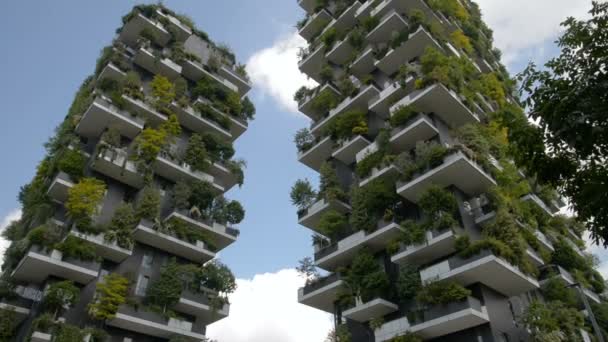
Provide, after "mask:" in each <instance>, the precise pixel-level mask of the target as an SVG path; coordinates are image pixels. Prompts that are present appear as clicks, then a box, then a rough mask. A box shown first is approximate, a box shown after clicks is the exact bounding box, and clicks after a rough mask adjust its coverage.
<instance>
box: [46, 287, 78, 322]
mask: <svg viewBox="0 0 608 342" xmlns="http://www.w3.org/2000/svg"><path fill="white" fill-rule="evenodd" d="M79 299H80V289H78V287H76V286H75V285H74V283H73V282H72V281H69V280H65V281H60V282H56V283H53V284H51V285H50V286H49V287H48V288H47V290H46V291H45V294H44V298H43V300H42V304H43V306H44V309H45V310H46V311H47V312H52V313H53V314H54V315H56V314H57V312H59V310H61V309H68V308H70V307H73V306H74V305H76V303H78V300H79Z"/></svg>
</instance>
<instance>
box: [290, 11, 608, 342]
mask: <svg viewBox="0 0 608 342" xmlns="http://www.w3.org/2000/svg"><path fill="white" fill-rule="evenodd" d="M298 4H299V5H300V6H301V8H302V9H304V10H305V12H306V17H305V18H304V19H303V20H302V21H301V22H299V23H298V25H297V27H298V29H299V34H300V35H301V36H302V37H303V38H305V39H306V40H307V41H308V43H309V46H308V48H306V49H303V50H302V51H301V54H300V62H299V68H300V70H301V71H302V72H303V73H305V74H306V75H308V76H309V77H310V78H312V79H314V80H315V81H316V82H317V83H318V84H319V85H318V86H317V87H316V88H313V89H309V88H305V87H303V88H301V89H300V90H299V91H298V92H297V94H296V95H295V99H296V101H298V103H299V110H300V111H301V112H302V113H303V114H304V115H306V116H307V117H309V118H310V119H311V120H312V123H311V126H310V128H306V129H302V130H300V131H298V132H297V134H296V138H295V142H296V145H297V147H298V150H299V156H298V157H299V161H300V162H302V163H303V164H305V165H306V166H308V167H310V168H312V169H313V170H316V171H318V172H319V173H320V182H319V183H320V184H319V189H318V190H315V189H313V186H312V185H311V183H310V182H309V181H308V180H300V181H298V182H297V183H296V185H294V187H293V188H292V193H291V197H292V200H293V202H294V204H295V205H296V206H297V207H298V209H299V211H298V219H299V223H300V224H301V225H303V226H305V227H306V228H309V229H311V230H312V231H313V232H314V236H313V243H314V267H316V268H318V269H321V270H323V271H324V272H327V275H325V276H322V277H319V276H315V273H316V270H313V269H312V267H310V263H309V265H308V266H309V267H308V275H309V278H308V279H307V282H306V286H304V287H303V288H301V289H300V290H299V293H298V300H299V302H300V303H302V304H304V305H308V306H311V307H314V308H317V309H319V310H323V311H325V312H328V313H331V314H333V315H334V317H335V323H336V329H335V340H338V341H341V342H344V341H353V342H374V341H375V342H382V341H395V342H397V341H421V340H432V341H501V342H503V341H529V340H531V339H532V335H534V334H536V333H538V331H539V330H536V328H530V324H526V323H529V322H528V321H526V317H527V316H526V315H527V313H528V312H529V311H528V308H529V307H530V305H531V304H532V303H535V304H537V303H540V304H538V305H553V306H546V307H545V306H543V308H550V307H556V306H559V305H563V306H564V307H567V308H568V310H571V311H568V312H569V314H572V315H570V317H577V318H578V317H580V321H581V322H583V321H584V322H583V323H580V324H578V325H576V327H575V328H572V329H570V330H568V331H566V333H567V335H565V336H568V337H567V338H566V340H575V339H580V340H581V341H583V340H589V338H590V335H592V332H593V329H592V326H591V323H590V321H589V320H588V318H586V317H588V316H584V315H581V310H582V309H584V306H583V301H582V299H583V297H584V299H586V300H587V301H588V302H589V303H591V306H592V307H594V308H597V307H599V306H601V305H603V298H602V297H600V296H599V295H598V294H599V293H602V292H603V289H604V285H603V279H602V277H601V275H600V274H599V273H598V272H597V271H596V270H594V268H593V267H594V266H593V263H592V262H589V260H588V258H587V256H586V254H585V253H584V251H583V250H584V248H585V244H584V242H583V241H582V232H583V231H584V227H582V226H581V225H580V224H578V223H577V222H576V221H575V220H574V219H569V218H566V217H563V216H560V215H558V213H559V211H560V209H561V208H562V207H564V205H565V204H564V203H563V201H562V200H561V199H560V197H559V196H558V195H557V193H556V192H555V191H554V190H553V189H551V188H550V187H547V186H543V185H540V184H537V182H535V181H534V179H531V178H529V177H527V176H526V175H525V173H524V172H522V171H521V170H519V169H518V168H517V167H516V166H515V165H514V164H513V163H512V162H511V161H510V159H509V156H508V142H507V135H506V131H505V129H504V128H502V127H501V125H500V120H502V119H504V118H505V117H507V115H509V113H516V114H517V115H523V112H522V111H521V108H520V107H519V105H518V103H517V100H516V99H515V97H513V96H512V95H511V94H514V93H515V91H514V87H515V84H514V82H513V81H512V80H511V79H510V77H509V74H508V72H507V71H506V70H505V68H504V66H502V65H501V64H500V51H498V50H496V49H493V47H492V31H491V30H490V29H489V28H488V27H487V26H486V25H485V24H484V23H483V21H482V18H481V13H480V10H479V8H478V6H477V5H476V4H474V3H473V2H471V1H469V0H445V1H443V0H441V1H434V0H428V1H427V0H385V1H373V0H369V1H363V0H361V1H349V0H326V1H316V0H298ZM585 259H587V261H584V260H585ZM572 260H576V262H572ZM574 284H579V285H580V291H581V293H584V296H582V297H579V294H578V292H576V290H574V289H575V287H570V286H572V285H574ZM557 293H562V294H564V295H565V297H563V296H561V295H556V294H557ZM566 297H567V298H568V299H566ZM535 308H536V306H535ZM555 311H556V310H555ZM583 312H584V311H583ZM579 315H581V316H579ZM528 318H529V317H528ZM564 329H566V328H564Z"/></svg>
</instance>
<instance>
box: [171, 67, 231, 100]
mask: <svg viewBox="0 0 608 342" xmlns="http://www.w3.org/2000/svg"><path fill="white" fill-rule="evenodd" d="M181 67H182V74H183V75H184V76H185V77H186V78H188V79H190V80H191V81H193V82H198V81H200V80H201V79H203V78H208V79H210V80H212V81H215V82H216V83H217V84H218V85H219V86H220V88H222V90H224V91H226V92H231V91H233V92H237V93H238V92H239V88H238V87H237V86H235V85H234V84H232V83H231V82H228V81H227V80H225V79H223V78H221V77H219V76H217V75H215V74H213V73H211V72H209V71H207V70H205V68H204V67H203V66H202V65H200V64H198V62H194V61H191V60H185V61H184V62H183V63H182V65H181Z"/></svg>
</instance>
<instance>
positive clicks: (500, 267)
mask: <svg viewBox="0 0 608 342" xmlns="http://www.w3.org/2000/svg"><path fill="white" fill-rule="evenodd" d="M420 279H421V280H422V282H423V283H426V282H429V281H439V280H446V281H455V282H457V283H459V284H461V285H463V286H468V285H471V284H474V283H477V282H480V283H482V284H484V285H486V286H488V287H490V288H492V289H494V290H496V291H498V292H500V293H502V294H504V295H506V296H515V295H519V294H522V293H525V292H528V291H531V290H535V289H538V288H539V286H540V285H539V283H538V281H537V280H536V279H534V278H532V277H530V276H528V275H526V274H524V273H523V272H522V271H520V270H519V268H517V267H516V266H513V265H511V264H510V263H508V262H507V261H505V260H503V259H501V258H499V257H497V256H496V255H494V254H493V253H492V252H491V251H489V250H486V251H482V252H480V253H479V254H477V255H474V256H472V257H470V258H467V259H465V258H461V257H459V256H455V257H452V258H449V259H447V260H445V261H442V262H440V263H438V264H435V265H433V266H430V267H427V268H425V269H422V270H421V271H420Z"/></svg>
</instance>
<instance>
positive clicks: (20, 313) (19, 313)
mask: <svg viewBox="0 0 608 342" xmlns="http://www.w3.org/2000/svg"><path fill="white" fill-rule="evenodd" d="M31 305H32V302H31V301H30V300H26V299H24V298H21V297H17V298H15V299H2V300H0V311H10V312H13V314H14V316H13V319H14V323H16V324H20V323H21V322H23V321H24V320H25V319H26V318H27V316H29V314H30V307H31Z"/></svg>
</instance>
